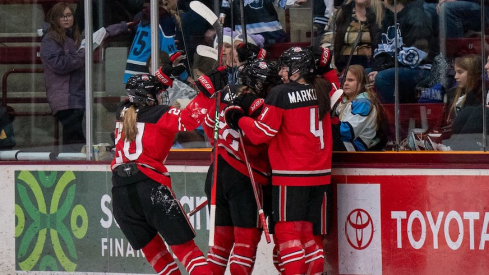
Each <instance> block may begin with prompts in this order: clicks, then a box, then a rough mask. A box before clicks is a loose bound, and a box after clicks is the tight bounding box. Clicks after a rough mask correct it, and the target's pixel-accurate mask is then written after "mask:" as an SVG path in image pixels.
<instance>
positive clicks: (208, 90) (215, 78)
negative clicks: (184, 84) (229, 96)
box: [195, 66, 228, 98]
mask: <svg viewBox="0 0 489 275" xmlns="http://www.w3.org/2000/svg"><path fill="white" fill-rule="evenodd" d="M227 84H228V73H227V72H226V67H225V66H220V67H217V68H216V69H214V70H212V71H211V72H210V73H209V75H204V74H203V75H201V76H200V77H199V78H198V79H197V81H196V82H195V85H196V86H197V88H198V89H199V90H200V91H201V92H202V93H203V94H204V95H205V96H207V97H209V98H210V97H212V95H213V94H214V93H215V92H216V91H220V90H222V89H223V88H224V87H225V86H226V85H227Z"/></svg>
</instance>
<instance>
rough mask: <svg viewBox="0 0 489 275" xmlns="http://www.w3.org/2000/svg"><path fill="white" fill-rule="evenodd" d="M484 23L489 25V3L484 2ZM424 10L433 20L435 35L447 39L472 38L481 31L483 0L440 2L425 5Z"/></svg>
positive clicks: (449, 0)
mask: <svg viewBox="0 0 489 275" xmlns="http://www.w3.org/2000/svg"><path fill="white" fill-rule="evenodd" d="M484 6H485V9H484V19H485V20H484V22H485V26H486V27H487V25H489V2H487V1H485V0H484ZM424 10H425V12H426V14H428V16H429V17H430V18H431V21H432V25H433V28H434V32H435V34H436V33H438V32H439V31H440V32H441V35H442V36H443V37H445V38H461V37H464V36H470V35H471V33H472V32H480V31H481V20H480V18H481V0H439V1H438V3H430V2H425V3H424Z"/></svg>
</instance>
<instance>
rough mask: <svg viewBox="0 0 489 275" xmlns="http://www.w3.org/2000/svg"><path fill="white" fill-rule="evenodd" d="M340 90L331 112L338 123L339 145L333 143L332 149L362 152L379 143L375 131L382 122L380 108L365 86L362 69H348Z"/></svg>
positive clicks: (367, 86)
mask: <svg viewBox="0 0 489 275" xmlns="http://www.w3.org/2000/svg"><path fill="white" fill-rule="evenodd" d="M343 91H344V94H343V100H342V101H341V102H340V103H339V104H338V106H337V107H336V110H335V111H334V114H335V115H336V116H337V117H338V119H339V121H340V123H339V136H340V140H338V141H339V142H341V143H340V144H335V146H334V149H336V150H343V151H345V150H347V151H366V150H370V149H372V148H373V147H375V146H376V145H378V144H380V143H382V140H381V138H380V134H378V130H379V128H380V126H381V123H383V109H382V106H381V105H380V103H379V100H378V98H377V95H376V93H375V91H374V90H373V89H372V87H371V85H368V81H367V76H366V74H365V69H364V68H363V66H361V65H351V66H350V67H349V68H348V73H347V74H346V80H345V84H344V86H343ZM336 141H337V139H335V142H336ZM336 143H338V142H336Z"/></svg>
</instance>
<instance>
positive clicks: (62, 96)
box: [41, 22, 128, 115]
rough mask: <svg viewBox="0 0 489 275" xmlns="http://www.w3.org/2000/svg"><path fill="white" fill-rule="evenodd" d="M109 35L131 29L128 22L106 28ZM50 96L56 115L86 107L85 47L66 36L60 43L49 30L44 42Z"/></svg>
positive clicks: (46, 81)
mask: <svg viewBox="0 0 489 275" xmlns="http://www.w3.org/2000/svg"><path fill="white" fill-rule="evenodd" d="M106 30H107V34H108V36H109V37H110V36H115V35H118V34H121V33H125V32H128V27H127V24H126V22H121V23H119V24H114V25H110V26H108V27H107V28H106ZM41 61H42V64H43V68H44V83H45V86H46V96H47V99H48V102H49V106H50V107H51V111H52V113H53V115H56V113H57V112H58V111H62V110H67V109H85V49H84V48H83V49H80V50H78V47H77V46H76V44H75V41H74V40H73V39H72V38H70V37H66V41H65V42H64V43H58V42H56V41H55V40H54V39H53V37H52V36H51V33H50V32H47V33H46V35H45V36H44V37H43V39H42V41H41Z"/></svg>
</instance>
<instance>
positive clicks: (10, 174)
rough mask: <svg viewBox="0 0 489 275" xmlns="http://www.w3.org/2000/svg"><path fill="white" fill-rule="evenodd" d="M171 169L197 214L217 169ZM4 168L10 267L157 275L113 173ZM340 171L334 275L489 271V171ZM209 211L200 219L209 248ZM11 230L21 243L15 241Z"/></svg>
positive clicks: (262, 256)
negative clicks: (122, 222)
mask: <svg viewBox="0 0 489 275" xmlns="http://www.w3.org/2000/svg"><path fill="white" fill-rule="evenodd" d="M44 168H45V169H44ZM169 168H170V173H171V175H172V180H173V185H174V189H175V192H176V194H177V197H178V198H179V199H180V200H181V202H182V204H183V205H184V207H185V208H186V209H187V210H191V209H193V208H194V207H195V206H196V205H198V204H199V203H200V202H202V201H203V200H204V199H205V196H204V195H203V194H204V193H203V187H204V186H203V185H204V179H205V174H206V171H207V167H205V166H171V167H169ZM3 171H4V172H5V173H2V175H0V179H1V180H2V183H0V184H1V186H2V190H4V192H3V194H4V195H3V199H2V201H1V202H0V204H1V205H2V208H3V209H6V211H4V212H3V214H2V217H3V218H4V219H3V220H4V221H6V223H8V224H9V225H10V226H8V227H4V229H3V230H2V231H1V232H0V233H1V234H2V236H4V237H5V238H2V243H3V244H4V245H2V248H1V249H0V255H2V256H1V259H2V262H4V263H6V265H4V266H3V267H1V268H0V270H2V271H3V270H16V271H27V272H28V273H32V274H35V273H36V271H42V270H45V271H53V272H50V273H49V274H56V273H57V272H54V271H60V272H63V273H66V272H69V273H75V274H76V273H83V274H84V273H86V272H93V273H94V274H103V273H131V274H135V273H136V274H153V270H152V268H151V267H150V266H149V264H147V263H146V260H145V259H144V257H143V255H142V254H138V252H137V251H134V250H132V248H130V246H129V245H128V244H127V241H126V240H125V238H124V237H123V236H122V233H121V232H120V230H119V228H118V227H117V224H116V223H115V222H114V220H113V216H112V211H111V198H110V194H111V192H110V188H111V181H110V177H111V174H110V171H108V167H107V166H103V165H100V166H97V167H96V168H93V167H92V166H87V167H85V168H84V167H77V168H68V169H65V170H64V169H63V167H61V166H53V165H51V166H47V167H32V166H29V167H15V169H4V170H3ZM333 174H334V175H333V190H334V195H333V209H332V211H333V226H332V232H331V234H330V235H328V236H326V238H325V254H326V259H327V262H328V265H327V266H330V267H331V268H329V272H328V274H395V275H403V274H435V275H437V274H440V275H442V274H443V275H446V274H487V273H486V271H487V270H489V257H487V255H488V252H487V251H486V250H487V249H488V248H487V246H488V245H489V228H488V227H489V210H488V209H489V200H487V198H489V171H488V170H484V169H375V168H369V169H353V168H352V169H346V168H345V169H334V170H333ZM5 179H7V180H8V181H5ZM5 194H11V195H8V196H5ZM13 206H14V207H13ZM14 208H15V209H14ZM10 209H11V210H10ZM10 212H12V213H13V212H15V217H10ZM207 213H208V211H207V209H205V210H202V211H201V212H199V213H198V214H197V215H196V216H194V217H193V218H191V219H190V220H191V222H192V223H193V225H194V227H195V229H196V232H197V239H196V242H197V244H198V245H199V246H200V248H201V249H202V250H203V251H207V240H208V228H207V224H208V216H207ZM12 215H13V214H12ZM14 220H15V222H14ZM10 227H12V228H13V227H15V242H12V241H9V238H8V236H10V233H8V232H9V230H10V229H9V230H7V229H8V228H10ZM12 235H13V234H12ZM264 247H265V250H263V248H264ZM272 247H273V245H272V244H265V245H263V246H262V247H261V248H259V252H258V253H259V256H258V257H257V266H256V267H255V272H254V274H258V275H260V274H269V273H270V272H275V270H274V267H273V266H272V265H271V262H272V259H271V248H272ZM14 248H15V249H14ZM267 249H268V250H267ZM263 251H265V252H263ZM139 253H140V252H139ZM12 254H15V260H14V259H12V261H10V258H9V257H10V255H12ZM260 261H261V262H260ZM10 262H12V264H10ZM7 265H8V266H9V267H8V268H7ZM10 266H11V267H10ZM14 266H15V268H14ZM10 268H11V269H10ZM14 273H15V272H14ZM14 273H12V272H10V271H8V272H6V273H4V274H14ZM60 274H62V273H60Z"/></svg>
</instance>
